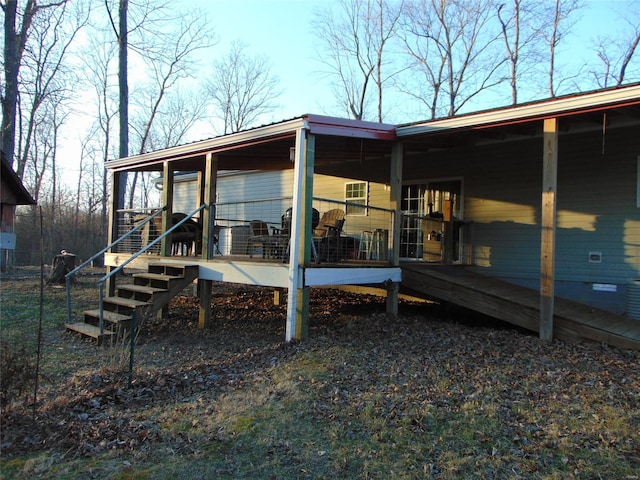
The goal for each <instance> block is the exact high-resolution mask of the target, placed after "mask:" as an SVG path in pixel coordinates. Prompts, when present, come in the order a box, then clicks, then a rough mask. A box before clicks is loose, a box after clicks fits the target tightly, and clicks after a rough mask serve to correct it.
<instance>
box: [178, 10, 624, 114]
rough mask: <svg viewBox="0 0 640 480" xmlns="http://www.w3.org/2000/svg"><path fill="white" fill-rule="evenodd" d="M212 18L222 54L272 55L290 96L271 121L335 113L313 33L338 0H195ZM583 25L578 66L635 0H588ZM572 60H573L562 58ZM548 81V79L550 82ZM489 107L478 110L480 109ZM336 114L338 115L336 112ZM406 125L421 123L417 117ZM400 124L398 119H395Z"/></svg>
mask: <svg viewBox="0 0 640 480" xmlns="http://www.w3.org/2000/svg"><path fill="white" fill-rule="evenodd" d="M190 1H191V2H193V4H195V5H198V7H199V8H201V9H202V10H203V11H204V12H205V13H206V15H207V16H208V17H209V20H210V21H211V24H212V26H213V29H214V30H215V32H216V34H217V35H218V38H219V39H220V42H219V43H218V45H217V46H216V47H215V50H216V52H217V53H219V54H222V53H223V52H226V51H227V50H228V48H229V45H230V43H231V42H232V41H234V40H238V39H240V40H242V41H244V42H245V43H247V44H248V46H249V49H248V50H249V51H250V52H252V53H254V54H258V53H259V54H265V55H267V56H268V58H269V60H270V62H271V65H272V72H273V73H274V74H276V75H277V76H278V77H279V78H280V81H281V85H282V87H283V89H284V93H283V95H282V96H281V98H280V104H281V108H279V109H278V110H277V112H274V114H273V118H270V119H266V120H267V121H278V120H282V119H287V118H292V117H295V116H298V115H301V114H304V113H330V112H329V110H328V108H329V107H331V106H333V105H334V100H333V98H332V94H331V90H330V88H329V87H328V83H329V79H327V78H326V77H325V78H323V74H322V73H321V72H322V69H323V68H324V67H323V65H322V64H321V63H320V62H319V61H318V59H317V54H316V50H315V47H314V36H313V30H312V25H311V22H312V19H313V12H314V10H315V9H317V8H318V7H325V6H326V5H329V4H331V3H333V4H336V1H335V0H190ZM541 1H550V0H541ZM583 1H584V2H585V8H584V9H582V10H581V13H580V17H581V20H580V21H579V22H578V23H577V24H576V25H575V28H574V31H573V32H572V34H571V35H570V36H569V37H568V38H567V40H566V43H565V44H564V47H563V48H564V49H569V48H570V47H569V46H570V45H572V46H573V47H572V48H573V49H572V51H571V54H570V57H571V58H572V59H575V61H576V64H582V63H583V59H586V58H587V57H586V49H585V48H586V47H588V46H590V44H591V43H590V42H591V38H592V37H593V36H594V34H596V33H597V32H601V33H602V34H604V33H606V32H607V31H608V30H609V31H611V29H615V28H619V25H618V24H616V21H615V20H616V17H615V14H614V12H612V11H611V8H610V7H611V6H612V5H615V7H616V8H618V9H620V10H624V9H625V8H627V9H628V8H630V2H631V0H583ZM562 58H565V59H566V58H567V57H562ZM545 81H546V79H545ZM482 108H484V107H483V106H478V107H477V108H473V110H480V109H482ZM333 113H334V114H335V112H333ZM401 120H402V121H414V120H421V119H415V118H410V119H409V118H407V119H401ZM394 121H397V120H394Z"/></svg>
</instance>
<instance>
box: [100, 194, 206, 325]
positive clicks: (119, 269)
mask: <svg viewBox="0 0 640 480" xmlns="http://www.w3.org/2000/svg"><path fill="white" fill-rule="evenodd" d="M208 206H209V205H208V204H206V203H205V204H203V205H200V206H199V207H198V208H196V209H195V210H193V211H192V212H189V213H187V214H186V215H185V217H184V218H183V219H182V220H180V221H179V222H178V223H176V224H175V225H173V226H172V227H171V228H170V229H168V230H167V231H166V232H164V233H163V234H162V235H160V236H158V237H157V238H156V239H154V240H153V241H152V242H150V243H148V244H147V245H145V246H144V248H142V249H140V250H138V251H137V252H136V253H134V254H133V255H132V256H130V257H129V258H128V259H126V260H125V261H124V262H122V263H121V264H120V265H118V266H117V267H116V268H114V269H113V270H111V272H109V273H107V274H106V275H105V276H104V277H102V278H101V279H100V280H98V286H99V287H100V310H99V312H100V317H99V318H100V335H102V334H103V333H104V284H105V282H106V281H107V280H109V279H110V278H111V277H113V276H114V275H115V274H116V273H118V272H120V271H122V270H123V269H124V267H126V266H127V265H128V264H129V263H131V262H132V261H134V260H135V259H136V258H138V257H139V256H140V255H142V254H143V253H144V252H146V251H147V250H149V249H150V248H151V247H153V246H154V245H155V244H156V243H158V242H160V241H162V239H163V238H165V237H166V236H167V235H169V234H170V233H171V232H173V231H174V230H175V229H176V228H178V227H179V226H180V225H182V224H183V223H185V222H187V221H188V220H190V219H191V217H193V216H194V215H195V214H196V213H198V212H200V211H201V210H203V209H205V208H207V207H208Z"/></svg>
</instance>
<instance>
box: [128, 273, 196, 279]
mask: <svg viewBox="0 0 640 480" xmlns="http://www.w3.org/2000/svg"><path fill="white" fill-rule="evenodd" d="M133 278H148V279H150V280H174V279H182V278H184V277H183V276H181V275H166V274H164V273H150V272H145V273H134V274H133Z"/></svg>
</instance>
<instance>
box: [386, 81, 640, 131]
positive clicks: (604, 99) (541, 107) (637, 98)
mask: <svg viewBox="0 0 640 480" xmlns="http://www.w3.org/2000/svg"><path fill="white" fill-rule="evenodd" d="M629 101H632V102H634V103H638V104H640V84H633V85H630V86H623V87H617V88H615V89H609V90H596V91H593V92H589V93H585V94H578V95H571V96H567V97H561V98H553V99H547V100H542V101H540V102H534V103H530V104H522V105H514V106H511V107H504V108H500V109H495V110H487V111H483V112H478V113H469V114H466V115H461V116H457V117H456V116H454V117H449V118H445V119H440V120H428V121H425V122H420V123H415V124H408V125H405V126H398V127H397V129H396V134H397V136H398V137H407V136H410V135H416V134H421V133H431V132H436V131H442V130H454V129H457V128H469V127H479V126H486V125H491V124H498V123H504V122H520V121H527V120H531V119H534V118H543V117H550V116H554V115H561V114H569V113H572V112H578V111H582V110H589V109H593V108H602V107H607V106H612V105H616V104H622V103H625V102H629Z"/></svg>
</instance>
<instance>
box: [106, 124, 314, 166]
mask: <svg viewBox="0 0 640 480" xmlns="http://www.w3.org/2000/svg"><path fill="white" fill-rule="evenodd" d="M301 128H303V129H308V128H309V127H308V122H307V120H306V118H305V117H298V118H294V119H291V120H287V121H284V122H280V123H274V124H271V125H266V126H263V127H257V128H254V129H251V130H244V131H242V132H236V133H230V134H227V135H222V136H219V137H214V138H210V139H207V140H199V141H196V142H192V143H187V144H184V145H177V146H175V147H169V148H165V149H162V150H155V151H153V152H148V153H142V154H140V155H134V156H129V157H126V158H118V159H115V160H110V161H108V162H106V164H105V168H107V169H108V170H114V169H120V168H122V167H127V166H134V165H138V164H145V165H146V164H150V163H156V162H160V161H164V160H171V159H176V158H184V157H188V156H194V155H200V154H204V153H207V152H210V151H215V150H220V149H223V148H224V147H233V146H236V145H240V144H242V143H245V142H250V141H252V140H256V139H259V138H266V137H274V136H279V135H283V134H287V133H293V132H295V131H296V130H299V129H301Z"/></svg>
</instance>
